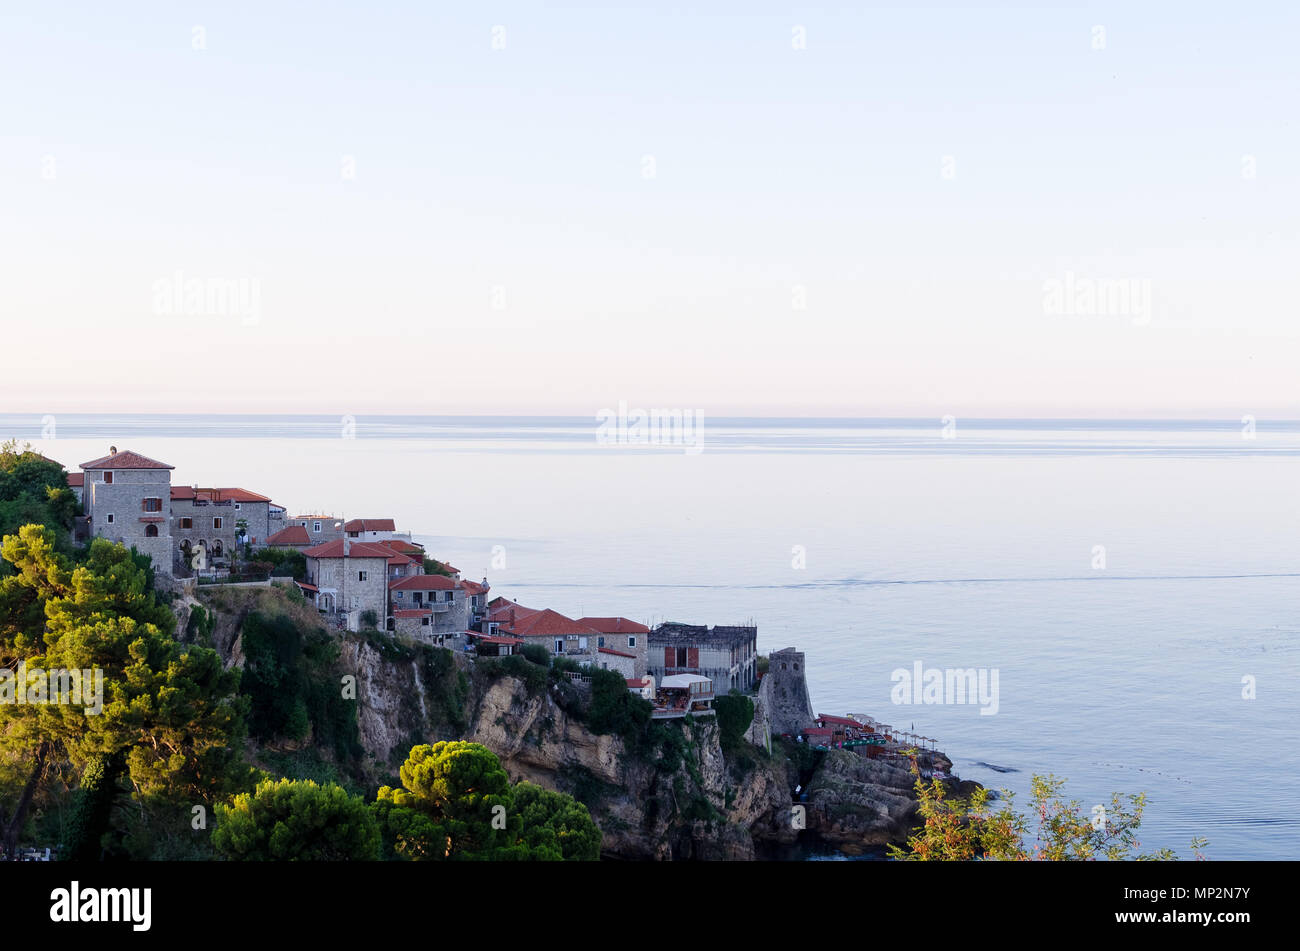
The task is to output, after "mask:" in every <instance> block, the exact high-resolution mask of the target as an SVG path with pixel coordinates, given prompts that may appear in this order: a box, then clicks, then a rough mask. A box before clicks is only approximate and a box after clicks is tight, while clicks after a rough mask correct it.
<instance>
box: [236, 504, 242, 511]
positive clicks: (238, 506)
mask: <svg viewBox="0 0 1300 951" xmlns="http://www.w3.org/2000/svg"><path fill="white" fill-rule="evenodd" d="M240 508H241V506H240V504H239V503H238V502H236V503H235V511H236V512H238V511H239V510H240Z"/></svg>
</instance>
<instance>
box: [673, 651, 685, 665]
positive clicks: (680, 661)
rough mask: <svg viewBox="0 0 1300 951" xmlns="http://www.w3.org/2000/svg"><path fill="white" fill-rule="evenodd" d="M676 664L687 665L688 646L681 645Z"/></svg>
mask: <svg viewBox="0 0 1300 951" xmlns="http://www.w3.org/2000/svg"><path fill="white" fill-rule="evenodd" d="M674 666H677V667H685V666H686V648H685V647H679V648H677V663H676V664H675V665H674Z"/></svg>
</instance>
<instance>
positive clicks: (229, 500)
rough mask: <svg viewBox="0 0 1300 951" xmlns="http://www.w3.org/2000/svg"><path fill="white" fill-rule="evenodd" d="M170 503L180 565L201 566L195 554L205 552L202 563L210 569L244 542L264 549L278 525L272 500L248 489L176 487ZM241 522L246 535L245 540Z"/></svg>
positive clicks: (173, 532)
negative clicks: (241, 532) (275, 520)
mask: <svg viewBox="0 0 1300 951" xmlns="http://www.w3.org/2000/svg"><path fill="white" fill-rule="evenodd" d="M171 503H172V515H171V526H172V535H173V537H174V538H175V540H176V561H177V564H178V566H190V567H198V566H199V565H198V564H196V562H195V555H196V554H198V553H200V552H202V564H203V565H205V566H207V567H211V566H212V565H214V564H217V563H220V562H223V561H225V560H226V559H227V558H229V557H230V555H231V552H232V551H233V550H235V549H236V548H237V547H238V546H239V545H240V544H241V543H242V541H243V540H247V542H248V543H249V544H250V545H251V546H253V547H254V548H260V547H263V546H264V545H265V544H266V542H267V539H268V537H269V535H270V530H271V527H272V525H273V524H275V523H274V522H273V520H272V518H271V509H272V507H273V506H272V503H271V500H270V499H269V498H267V497H266V496H265V495H258V494H257V493H256V492H250V491H248V490H247V489H240V488H213V489H203V488H199V487H198V486H187V485H174V486H172V488H171ZM275 507H276V508H278V506H275ZM281 511H283V510H281ZM241 521H242V522H244V523H245V532H246V534H245V535H244V536H242V537H241V536H240V534H239V531H240V529H239V523H240V522H241Z"/></svg>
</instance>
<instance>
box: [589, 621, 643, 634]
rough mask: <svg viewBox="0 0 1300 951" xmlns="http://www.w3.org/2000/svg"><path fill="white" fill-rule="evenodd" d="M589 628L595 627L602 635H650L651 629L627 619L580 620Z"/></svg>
mask: <svg viewBox="0 0 1300 951" xmlns="http://www.w3.org/2000/svg"><path fill="white" fill-rule="evenodd" d="M578 620H579V621H581V622H582V623H583V624H585V625H587V626H588V627H594V628H595V629H596V630H598V631H600V633H602V634H649V633H650V628H648V627H646V626H645V625H644V624H638V623H637V622H636V621H629V620H628V619H627V618H625V617H584V618H578Z"/></svg>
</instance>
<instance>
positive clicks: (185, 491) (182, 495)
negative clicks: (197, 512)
mask: <svg viewBox="0 0 1300 951" xmlns="http://www.w3.org/2000/svg"><path fill="white" fill-rule="evenodd" d="M193 498H197V496H196V494H195V492H194V486H192V485H174V486H172V501H174V502H180V501H182V500H185V499H193Z"/></svg>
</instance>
